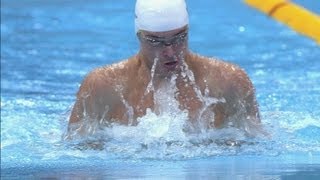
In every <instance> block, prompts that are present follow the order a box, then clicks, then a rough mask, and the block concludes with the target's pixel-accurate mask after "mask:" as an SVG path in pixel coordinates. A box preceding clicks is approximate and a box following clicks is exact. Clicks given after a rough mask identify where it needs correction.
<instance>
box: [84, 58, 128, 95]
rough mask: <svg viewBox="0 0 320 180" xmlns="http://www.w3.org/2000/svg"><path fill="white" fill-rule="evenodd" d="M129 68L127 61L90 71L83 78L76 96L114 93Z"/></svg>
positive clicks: (121, 83)
mask: <svg viewBox="0 0 320 180" xmlns="http://www.w3.org/2000/svg"><path fill="white" fill-rule="evenodd" d="M129 66H130V63H129V60H128V59H127V60H123V61H120V62H118V63H114V64H110V65H106V66H103V67H99V68H96V69H94V70H92V71H91V72H89V73H88V74H87V75H86V77H85V78H84V80H83V82H82V84H81V86H80V90H79V94H78V95H80V94H88V93H89V94H100V93H99V92H107V91H115V90H116V88H117V87H119V86H120V85H123V81H124V79H126V72H127V69H128V68H130V67H129Z"/></svg>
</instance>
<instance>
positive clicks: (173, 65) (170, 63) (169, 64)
mask: <svg viewBox="0 0 320 180" xmlns="http://www.w3.org/2000/svg"><path fill="white" fill-rule="evenodd" d="M177 64H178V61H170V62H166V63H164V65H165V66H166V67H168V68H173V67H175V66H176V65H177Z"/></svg>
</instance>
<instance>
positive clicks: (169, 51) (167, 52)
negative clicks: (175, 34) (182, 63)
mask: <svg viewBox="0 0 320 180" xmlns="http://www.w3.org/2000/svg"><path fill="white" fill-rule="evenodd" d="M163 48H164V49H163V52H162V54H163V55H164V56H165V57H173V56H174V54H175V51H174V48H173V46H172V44H168V43H166V44H165V46H164V47H163Z"/></svg>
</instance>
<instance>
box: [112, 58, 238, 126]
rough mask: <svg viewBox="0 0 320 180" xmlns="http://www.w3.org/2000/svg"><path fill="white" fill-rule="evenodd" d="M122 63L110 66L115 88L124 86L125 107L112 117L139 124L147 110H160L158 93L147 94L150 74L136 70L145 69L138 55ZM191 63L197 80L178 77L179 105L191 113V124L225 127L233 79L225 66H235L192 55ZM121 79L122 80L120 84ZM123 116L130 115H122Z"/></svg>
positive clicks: (122, 106) (177, 97)
mask: <svg viewBox="0 0 320 180" xmlns="http://www.w3.org/2000/svg"><path fill="white" fill-rule="evenodd" d="M122 63H123V64H122V65H119V64H118V65H113V66H111V67H108V68H113V70H112V72H113V73H114V75H113V76H114V77H116V79H115V80H116V81H114V83H115V84H114V85H116V84H117V85H120V86H122V88H121V90H118V92H119V97H120V99H119V101H120V102H119V104H122V105H120V106H118V107H116V108H115V109H114V110H113V112H114V113H111V114H110V116H111V118H112V119H115V120H116V121H118V122H121V123H124V124H136V123H137V121H136V120H137V118H139V117H142V116H144V115H145V114H146V109H148V108H149V109H151V110H152V111H154V110H155V109H156V107H155V106H156V105H155V102H154V92H153V91H150V92H147V86H148V83H149V81H150V75H149V74H144V73H142V74H139V71H136V69H139V68H144V67H142V64H141V63H140V62H139V60H138V58H137V57H136V56H135V57H133V58H131V59H129V60H128V61H125V62H122ZM187 64H188V66H189V69H190V70H191V71H192V72H193V75H194V81H193V80H190V79H188V78H187V80H185V79H186V78H182V77H181V76H178V77H177V84H176V86H177V89H178V91H179V92H180V93H179V94H178V95H177V96H176V99H177V101H178V102H179V108H180V109H181V110H187V111H188V112H189V118H190V121H196V120H199V118H202V119H204V118H207V119H206V120H205V121H208V122H209V123H208V126H215V127H219V126H221V125H222V124H223V123H224V119H226V118H227V117H226V114H227V113H228V109H227V106H226V99H225V96H224V95H225V92H226V91H228V90H227V88H228V78H229V77H228V75H225V74H224V72H222V71H223V68H221V67H222V66H221V65H224V66H232V65H231V64H225V63H223V62H222V61H217V60H214V59H211V60H208V59H206V58H204V57H200V56H197V55H192V54H191V55H190V56H189V59H188V61H187ZM141 72H143V71H141ZM141 72H140V73H141ZM119 79H122V81H121V83H120V84H119ZM185 81H187V83H186V82H185ZM186 84H187V85H186ZM209 98H211V99H213V100H212V101H211V102H210V101H207V102H205V101H204V99H206V100H208V99H209ZM115 112H116V113H115ZM119 113H125V114H126V115H125V116H123V115H119ZM212 116H214V117H212Z"/></svg>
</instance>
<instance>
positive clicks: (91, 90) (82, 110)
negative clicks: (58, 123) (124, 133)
mask: <svg viewBox="0 0 320 180" xmlns="http://www.w3.org/2000/svg"><path fill="white" fill-rule="evenodd" d="M114 97H115V95H114V91H113V90H112V86H111V84H110V82H108V81H106V80H105V79H104V78H103V76H101V73H98V72H95V71H94V72H91V73H90V74H89V75H88V76H87V77H86V78H85V80H84V81H83V83H82V84H81V86H80V89H79V91H78V93H77V99H76V102H75V104H74V107H73V109H72V112H71V115H70V119H69V124H70V123H76V122H80V121H82V120H84V119H85V118H89V119H90V120H101V119H103V118H105V117H104V116H105V115H106V111H107V110H108V108H109V106H111V104H112V102H113V99H114Z"/></svg>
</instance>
